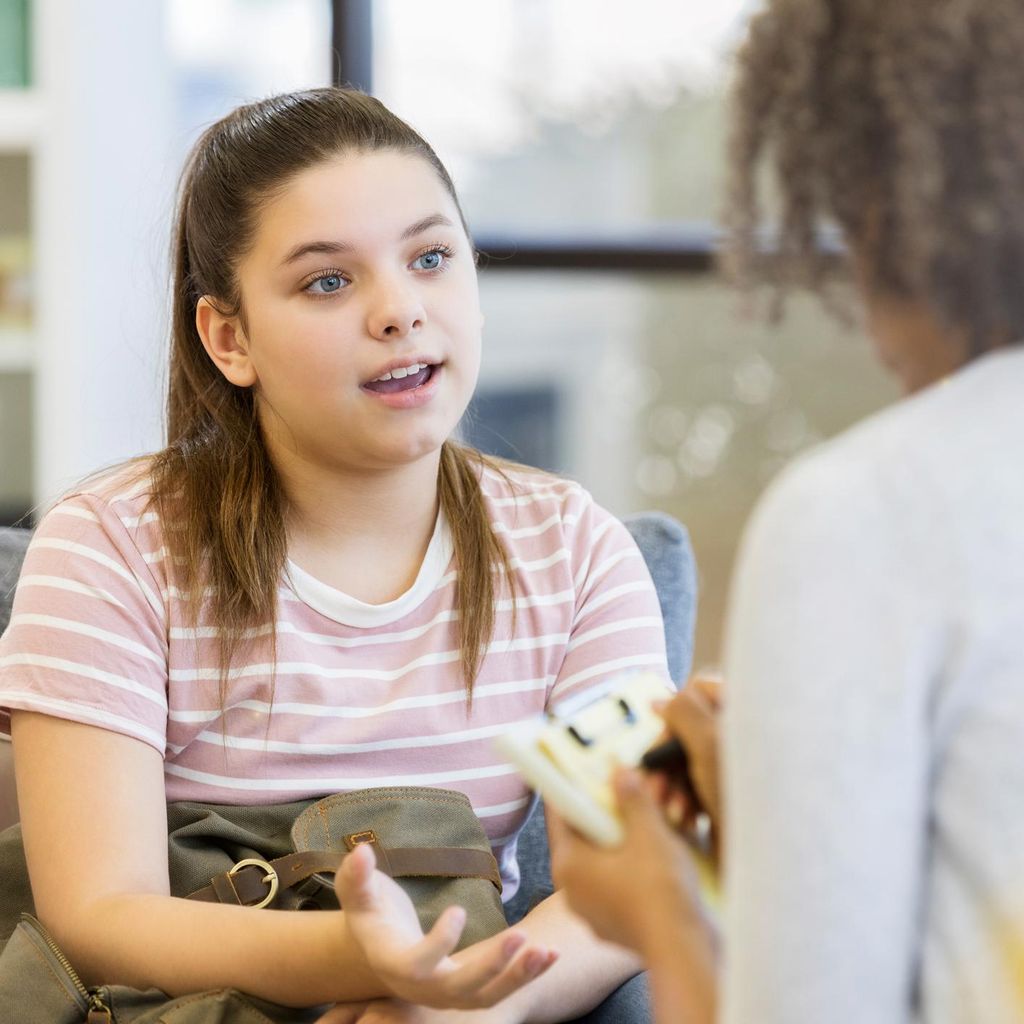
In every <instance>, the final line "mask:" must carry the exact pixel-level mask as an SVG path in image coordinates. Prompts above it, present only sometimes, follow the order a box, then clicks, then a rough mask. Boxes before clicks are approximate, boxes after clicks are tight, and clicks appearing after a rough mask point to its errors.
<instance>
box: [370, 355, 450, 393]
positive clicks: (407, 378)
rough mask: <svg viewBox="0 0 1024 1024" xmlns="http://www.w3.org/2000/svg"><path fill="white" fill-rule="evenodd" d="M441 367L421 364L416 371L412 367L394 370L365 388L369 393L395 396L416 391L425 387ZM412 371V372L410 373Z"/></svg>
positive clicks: (372, 381)
mask: <svg viewBox="0 0 1024 1024" xmlns="http://www.w3.org/2000/svg"><path fill="white" fill-rule="evenodd" d="M439 365H440V364H430V365H424V364H422V363H420V364H417V367H418V368H417V369H415V370H412V367H408V368H405V369H403V370H401V371H398V370H393V371H392V372H391V373H386V374H385V375H384V376H383V377H380V378H378V379H377V380H371V381H367V382H366V383H365V384H364V385H363V387H364V388H365V389H366V390H367V391H375V392H376V393H377V394H380V395H393V394H395V393H397V392H399V391H415V390H416V388H421V387H423V385H424V384H426V383H427V381H429V380H430V378H431V377H433V376H434V371H435V370H437V369H438V366H439ZM410 370H412V372H409V371H410Z"/></svg>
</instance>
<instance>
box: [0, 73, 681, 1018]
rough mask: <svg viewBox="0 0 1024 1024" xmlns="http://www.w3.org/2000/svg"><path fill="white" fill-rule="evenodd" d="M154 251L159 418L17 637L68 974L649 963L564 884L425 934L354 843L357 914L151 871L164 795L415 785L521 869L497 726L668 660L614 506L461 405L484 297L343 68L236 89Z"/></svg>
mask: <svg viewBox="0 0 1024 1024" xmlns="http://www.w3.org/2000/svg"><path fill="white" fill-rule="evenodd" d="M173 259H174V281H173V324H172V331H173V337H172V349H171V365H170V384H169V394H168V402H167V442H168V443H167V447H166V448H164V449H163V450H162V451H160V452H157V453H156V454H154V455H152V456H149V457H146V458H144V459H141V460H137V461H135V462H134V463H132V464H130V465H128V466H126V467H121V468H119V469H118V470H116V471H114V472H112V473H108V474H105V475H103V476H101V477H100V478H98V479H96V480H94V481H93V482H91V483H89V484H88V485H85V486H82V487H80V488H79V489H78V490H76V491H75V492H74V493H72V494H69V495H67V496H65V497H64V498H63V500H62V501H60V502H59V503H58V504H57V505H56V506H55V507H54V508H53V509H52V511H50V512H49V513H48V514H47V515H46V517H45V518H44V519H43V520H42V522H41V523H40V524H39V527H38V529H37V530H36V533H35V536H34V538H33V543H32V546H31V548H30V550H29V552H28V556H27V558H26V561H25V565H24V570H23V574H22V578H21V581H20V584H19V587H18V590H17V594H16V598H15V602H14V611H13V618H12V621H11V626H10V629H9V631H8V632H7V633H6V634H5V635H4V637H3V640H2V643H0V705H2V706H3V707H4V708H6V709H7V712H5V715H6V714H7V713H9V715H10V725H11V730H12V735H13V740H14V748H15V761H16V769H17V781H18V799H19V804H20V811H21V819H22V823H23V827H24V841H25V848H26V853H27V858H28V863H29V869H30V874H31V880H32V888H33V893H34V897H35V901H36V906H37V909H38V912H39V914H40V916H41V918H42V920H43V922H44V923H45V924H46V925H47V926H48V927H49V929H50V930H51V931H52V933H53V934H54V936H55V938H56V939H57V941H58V943H59V944H60V945H61V946H62V947H63V948H64V950H65V952H66V953H67V955H68V957H69V959H70V960H71V962H72V963H73V964H74V965H75V966H76V968H77V969H78V971H79V973H80V974H82V975H83V976H84V978H85V980H86V982H87V983H97V984H98V983H111V982H120V983H125V984H130V985H133V986H136V987H139V988H143V989H144V988H147V987H149V986H156V987H158V988H160V989H163V990H164V991H166V992H168V993H171V994H179V993H187V992H193V991H199V990H202V989H208V988H211V987H219V986H228V987H234V988H238V989H242V990H245V991H248V992H250V993H253V994H255V995H257V996H260V997H263V998H266V999H269V1000H272V1001H275V1002H278V1003H283V1004H286V1005H292V1006H306V1005H319V1004H324V1003H341V1004H351V1005H354V1004H356V1003H357V1002H359V1003H362V1002H365V1001H367V1000H378V1002H376V1003H374V1004H372V1005H371V1007H370V1008H369V1009H367V1010H366V1011H365V1013H366V1014H367V1015H369V1014H376V1016H374V1017H371V1016H366V1019H367V1020H369V1019H391V1018H394V1019H403V1020H405V1019H416V1020H433V1019H435V1017H434V1016H432V1012H434V1011H428V1010H426V1009H424V1007H426V1006H432V1007H440V1008H445V1007H449V1008H450V1007H455V1008H462V1009H464V1010H465V1012H464V1013H463V1012H458V1011H456V1010H448V1011H447V1012H445V1013H444V1015H443V1016H444V1019H445V1020H453V1021H457V1020H462V1019H463V1018H464V1016H465V1019H467V1020H468V1019H470V1013H471V1010H475V1011H479V1012H474V1013H473V1014H472V1019H473V1020H486V1021H494V1022H517V1021H525V1020H527V1019H528V1020H531V1021H559V1020H565V1019H568V1018H573V1017H576V1016H578V1015H580V1014H581V1013H584V1012H586V1011H587V1010H589V1009H590V1008H591V1007H593V1006H594V1005H596V1004H597V1003H598V1002H600V1001H601V999H603V998H604V996H605V995H607V994H608V993H609V992H610V991H612V990H613V989H614V988H615V987H616V986H617V985H619V984H620V983H621V982H622V981H623V980H624V979H626V978H627V977H629V976H630V975H631V974H633V973H635V972H636V970H637V963H638V962H637V961H636V960H635V958H634V957H633V955H632V954H627V953H626V952H624V951H622V950H620V949H618V948H616V947H613V946H610V945H606V944H604V943H601V942H599V941H597V940H595V939H594V937H593V936H592V935H591V934H590V932H589V930H588V929H587V928H586V926H584V925H583V924H582V923H581V922H579V921H578V919H575V918H574V917H573V916H571V915H570V913H569V912H568V911H567V909H566V905H565V903H564V900H563V898H562V896H561V895H559V894H557V893H556V894H555V895H554V896H553V897H551V898H550V899H548V900H546V901H545V902H544V903H542V904H541V905H540V906H538V907H537V908H536V909H535V910H534V911H532V912H531V913H530V914H529V915H528V916H527V917H526V918H525V919H524V920H523V922H522V923H521V925H520V926H519V927H517V928H516V929H515V931H512V932H506V933H503V934H501V935H499V936H497V937H495V938H493V939H490V940H487V941H486V942H484V943H480V944H478V945H476V946H472V947H470V948H468V949H467V950H464V951H462V952H460V953H457V954H455V955H449V954H450V953H451V950H452V949H453V948H454V943H455V941H456V939H457V936H458V934H459V930H460V915H459V911H458V910H452V911H451V912H449V913H447V914H446V915H444V916H443V917H442V919H441V920H440V921H439V922H438V924H437V925H436V926H435V928H434V929H433V930H432V931H431V933H430V934H429V935H428V936H426V937H424V936H422V934H421V932H420V930H419V928H418V926H417V925H415V923H414V920H413V921H412V922H410V920H409V916H408V910H409V907H408V904H407V902H403V898H402V897H401V895H400V894H399V892H398V891H397V887H395V886H393V885H391V884H389V882H388V880H387V879H385V878H384V877H383V876H381V875H379V874H376V873H374V872H373V871H372V870H371V868H372V858H369V857H367V856H366V855H365V854H360V855H359V856H358V857H352V858H349V861H348V862H347V864H348V867H347V868H346V870H345V871H343V872H341V873H340V879H339V886H340V887H341V888H342V889H344V890H346V891H345V892H344V897H345V903H346V904H347V905H348V906H350V907H351V908H352V911H353V912H352V913H346V912H345V911H337V912H325V913H318V914H308V913H302V912H285V911H281V912H273V913H267V912H260V911H256V910H252V909H249V908H243V907H229V906H221V905H213V904H202V903H195V902H188V901H184V900H182V899H177V898H172V897H170V896H169V894H168V875H167V836H166V808H165V805H166V802H168V801H178V800H198V801H208V802H215V803H230V804H236V805H237V804H262V803H280V802H285V801H292V800H300V799H307V798H313V797H320V796H323V795H325V794H329V793H333V792H338V791H344V790H352V789H359V788H364V787H372V786H386V785H387V786H390V785H403V784H408V785H427V786H438V787H446V788H454V789H459V790H462V791H464V792H465V793H466V794H468V796H469V797H470V799H471V801H472V803H473V807H474V809H475V811H476V813H477V815H478V816H479V818H480V819H481V820H482V822H483V824H484V827H485V829H486V831H487V833H488V836H489V838H490V839H491V842H492V845H493V848H494V851H495V855H496V857H497V859H498V862H499V866H500V869H501V872H502V876H503V879H504V883H505V896H506V898H507V897H509V896H511V895H512V894H513V893H514V892H515V889H516V886H517V884H518V870H517V866H516V859H515V846H516V843H515V838H516V834H517V831H518V829H519V828H520V827H521V825H522V824H523V821H524V819H525V817H526V815H527V813H528V811H529V810H530V806H531V801H532V795H531V794H530V792H529V791H528V790H527V788H526V786H525V784H524V782H523V780H522V779H521V778H520V777H519V776H518V775H517V774H516V773H515V771H514V770H513V769H512V768H511V766H509V765H507V764H504V763H502V762H501V759H500V758H499V757H498V756H497V755H496V754H495V753H494V750H493V746H492V740H493V737H494V736H495V735H496V734H498V733H499V732H501V731H502V730H503V729H505V728H507V726H508V723H511V722H514V721H516V720H518V719H521V718H522V717H524V716H525V715H528V714H530V713H533V712H539V711H541V710H542V709H544V708H547V707H548V706H549V705H551V703H552V702H554V701H557V700H560V699H562V698H564V697H566V696H568V695H570V694H573V693H576V692H579V691H582V690H584V689H585V688H587V687H589V686H591V685H593V684H595V683H597V682H599V681H600V680H601V679H602V678H603V677H605V676H607V675H608V674H609V673H611V672H613V671H616V670H619V669H622V668H626V667H632V666H638V667H640V666H645V667H649V668H652V669H654V670H656V671H661V672H663V673H665V674H666V678H667V670H666V665H665V650H664V636H663V632H662V622H661V618H660V613H659V609H658V603H657V597H656V595H655V593H654V590H653V587H652V584H651V581H650V577H649V575H648V573H647V571H646V568H645V566H644V563H643V560H642V558H641V557H640V555H639V552H638V550H637V548H636V547H635V545H634V544H633V543H632V541H631V539H630V538H629V535H628V533H627V532H626V531H625V529H624V527H622V525H621V524H620V523H619V522H618V521H617V520H615V519H614V518H613V517H612V516H610V515H609V514H608V513H607V512H605V511H603V510H602V509H600V508H599V507H597V506H596V505H595V504H594V503H593V501H592V500H591V499H590V497H589V495H588V494H587V493H586V492H585V491H583V490H582V489H581V488H580V487H578V486H576V485H575V484H572V483H570V482H567V481H563V480H559V479H556V478H553V477H549V476H546V475H543V474H539V473H535V472H529V471H525V470H522V469H521V468H514V467H504V468H502V467H499V466H496V465H495V464H493V463H492V462H490V461H489V460H487V459H485V458H483V457H482V456H480V455H478V454H477V453H475V452H472V451H470V450H468V449H466V448H464V447H461V446H459V445H458V444H456V443H455V442H454V441H453V440H452V439H451V438H452V432H453V430H454V429H455V427H456V424H457V423H458V421H459V418H460V417H461V416H462V414H463V412H464V411H465V409H466V406H467V404H468V402H469V400H470V396H471V395H472V393H473V388H474V385H475V382H476V379H477V372H478V368H479V363H480V350H481V327H482V322H483V318H482V316H481V312H480V304H479V296H478V289H477V278H476V269H475V259H474V250H473V247H472V243H471V241H470V238H469V236H468V234H467V230H466V226H465V222H464V220H463V217H462V214H461V211H460V209H459V205H458V201H457V199H456V196H455V191H454V187H453V185H452V182H451V179H450V178H449V176H448V174H447V173H446V171H445V169H444V167H443V166H442V165H441V163H440V162H439V160H438V158H437V157H436V155H435V154H434V152H433V151H432V150H431V149H430V147H429V146H428V145H427V143H426V142H424V140H423V139H422V138H420V137H419V136H418V135H417V134H416V133H415V132H414V131H413V130H412V129H411V128H409V127H408V126H407V125H406V124H404V123H403V122H402V121H400V120H399V119H398V118H397V117H395V116H394V115H393V114H391V113H390V112H389V111H388V110H386V109H385V108H384V107H383V106H382V105H381V104H380V103H378V102H377V101H376V100H374V99H371V98H369V97H367V96H365V95H362V94H359V93H356V92H351V91H346V90H340V89H319V90H313V91H309V92H303V93H297V94H291V95H283V96H277V97H274V98H271V99H268V100H265V101H262V102H258V103H254V104H251V105H248V106H245V107H242V108H240V109H238V110H236V111H235V112H234V113H232V114H230V115H229V116H227V117H226V118H224V119H223V120H222V121H220V122H218V123H217V124H215V125H213V126H212V127H211V128H210V129H209V130H208V131H206V132H205V134H204V135H203V136H202V137H201V138H200V139H199V141H198V143H197V144H196V146H195V148H194V150H193V152H192V154H191V157H190V159H189V160H188V163H187V166H186V169H185V172H184V177H183V180H182V185H181V192H180V202H179V208H178V215H177V226H176V233H175V239H174V257H173ZM346 887H347V889H346ZM357 908H358V913H356V912H355V911H356V909H357ZM554 950H557V951H559V952H560V954H561V955H560V957H559V958H558V960H557V962H554V961H555V954H554V952H553V951H554ZM527 982H531V983H530V984H526V983H527ZM504 997H507V998H504ZM481 1008H483V1009H482V1010H481ZM336 1012H341V1011H340V1010H339V1011H336ZM363 1012H364V1011H363V1010H362V1009H361V1008H358V1009H356V1010H353V1014H355V1015H357V1016H358V1015H359V1014H362V1013H363Z"/></svg>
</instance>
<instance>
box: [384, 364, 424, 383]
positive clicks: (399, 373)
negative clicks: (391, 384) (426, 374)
mask: <svg viewBox="0 0 1024 1024" xmlns="http://www.w3.org/2000/svg"><path fill="white" fill-rule="evenodd" d="M427 365H428V364H427V363H413V364H412V365H410V366H400V367H398V369H397V370H392V371H391V372H390V373H385V374H384V376H383V377H374V380H391V378H392V377H394V378H395V379H396V380H401V379H402V378H403V377H409V376H411V375H412V374H414V373H419V372H420V370H425V369H426V368H427Z"/></svg>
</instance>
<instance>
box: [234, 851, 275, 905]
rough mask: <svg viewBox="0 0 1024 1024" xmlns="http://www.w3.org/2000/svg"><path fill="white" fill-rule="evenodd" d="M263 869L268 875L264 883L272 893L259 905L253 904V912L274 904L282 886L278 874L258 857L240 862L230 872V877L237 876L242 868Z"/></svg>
mask: <svg viewBox="0 0 1024 1024" xmlns="http://www.w3.org/2000/svg"><path fill="white" fill-rule="evenodd" d="M249 867H251V868H262V869H263V870H264V871H266V875H265V876H264V878H263V881H264V882H266V883H267V884H268V885H269V886H270V892H269V893H267V895H266V896H264V897H263V899H262V900H261V901H260V902H259V903H251V904H248V906H251V907H252V909H253V910H259V909H260V908H261V907H265V906H267V905H268V904H270V903H273V902H274V897H275V896H276V895H277V889H278V886H279V885H280V881H279V879H278V877H277V872H276V871H275V870H274V869H273V868H272V867H271V866H270V865H269V864H268V863H267V862H266V861H265V860H259V859H258V858H256V857H250V858H249V859H248V860H240V861H239V862H238V863H237V864H236V865H235V866H234V867H233V868H232V869H231V870H230V871H229V872H228V874H229V875H237V874H238V872H239V871H241V869H242V868H249Z"/></svg>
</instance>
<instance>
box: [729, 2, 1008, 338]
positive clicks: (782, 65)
mask: <svg viewBox="0 0 1024 1024" xmlns="http://www.w3.org/2000/svg"><path fill="white" fill-rule="evenodd" d="M1022 55H1024V2H1022V0H768V3H767V6H766V9H765V10H764V11H763V12H762V13H760V14H759V15H757V16H756V17H755V18H754V19H753V21H752V23H751V28H750V33H749V36H748V38H747V40H746V42H745V44H744V46H743V48H742V49H741V50H740V52H739V54H738V79H737V82H736V86H735V91H734V94H733V103H734V109H733V122H732V135H731V142H730V167H731V172H730V173H731V180H730V184H729V192H728V204H727V211H726V222H727V228H728V229H729V231H728V237H729V241H728V243H727V247H726V251H725V253H724V265H725V268H726V269H727V271H729V272H730V273H731V274H733V275H735V276H736V277H738V278H739V279H740V280H741V281H748V282H749V281H751V280H754V279H757V278H761V279H763V278H764V277H765V276H767V277H770V279H771V280H773V281H774V282H775V283H776V284H777V285H778V286H779V287H780V289H781V290H782V292H783V294H784V293H785V292H786V291H787V290H788V289H790V288H792V287H793V286H806V287H809V288H810V289H812V290H814V291H817V292H818V293H819V294H820V293H823V292H827V291H828V286H829V282H830V280H831V279H832V278H833V276H834V272H835V269H836V260H835V257H834V255H832V256H830V255H829V254H828V253H827V252H826V251H824V250H823V248H822V246H821V244H820V238H819V237H818V229H819V228H820V227H821V226H822V225H823V224H827V223H829V222H832V223H834V224H837V225H838V226H839V228H840V229H841V230H842V232H843V233H844V235H845V237H846V239H847V240H848V241H849V242H850V243H851V245H852V248H853V249H854V250H855V252H856V253H857V255H858V256H859V257H862V261H861V262H862V265H863V266H864V267H865V268H866V269H867V271H868V279H867V284H868V287H869V288H871V289H877V290H878V291H880V292H882V293H884V294H889V295H894V296H898V297H903V298H910V299H913V300H914V301H917V302H921V303H924V304H925V305H926V306H927V307H928V308H930V309H931V310H932V311H933V313H934V314H936V315H937V316H938V317H939V318H940V320H941V321H942V322H943V323H945V324H947V325H948V326H950V327H951V328H953V329H955V330H957V331H961V332H963V334H964V335H965V336H966V338H967V339H968V342H969V345H970V348H971V350H972V351H973V352H974V353H977V352H980V351H983V350H985V349H987V348H989V347H991V346H992V345H994V344H998V343H1005V342H1011V341H1020V340H1021V339H1024V56H1022ZM762 162H766V163H767V164H768V166H769V169H770V170H771V171H772V172H773V173H774V178H775V185H776V187H777V189H778V194H779V197H780V201H781V204H780V205H781V208H780V224H779V240H778V248H777V251H776V253H775V254H773V255H772V257H771V258H770V259H761V258H760V257H759V255H758V252H759V242H758V234H759V232H758V226H759V223H760V221H761V218H762V211H761V209H760V205H761V204H760V195H759V193H760V191H761V189H760V187H759V186H760V184H762V183H760V182H759V180H758V179H759V177H760V169H761V164H762Z"/></svg>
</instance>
